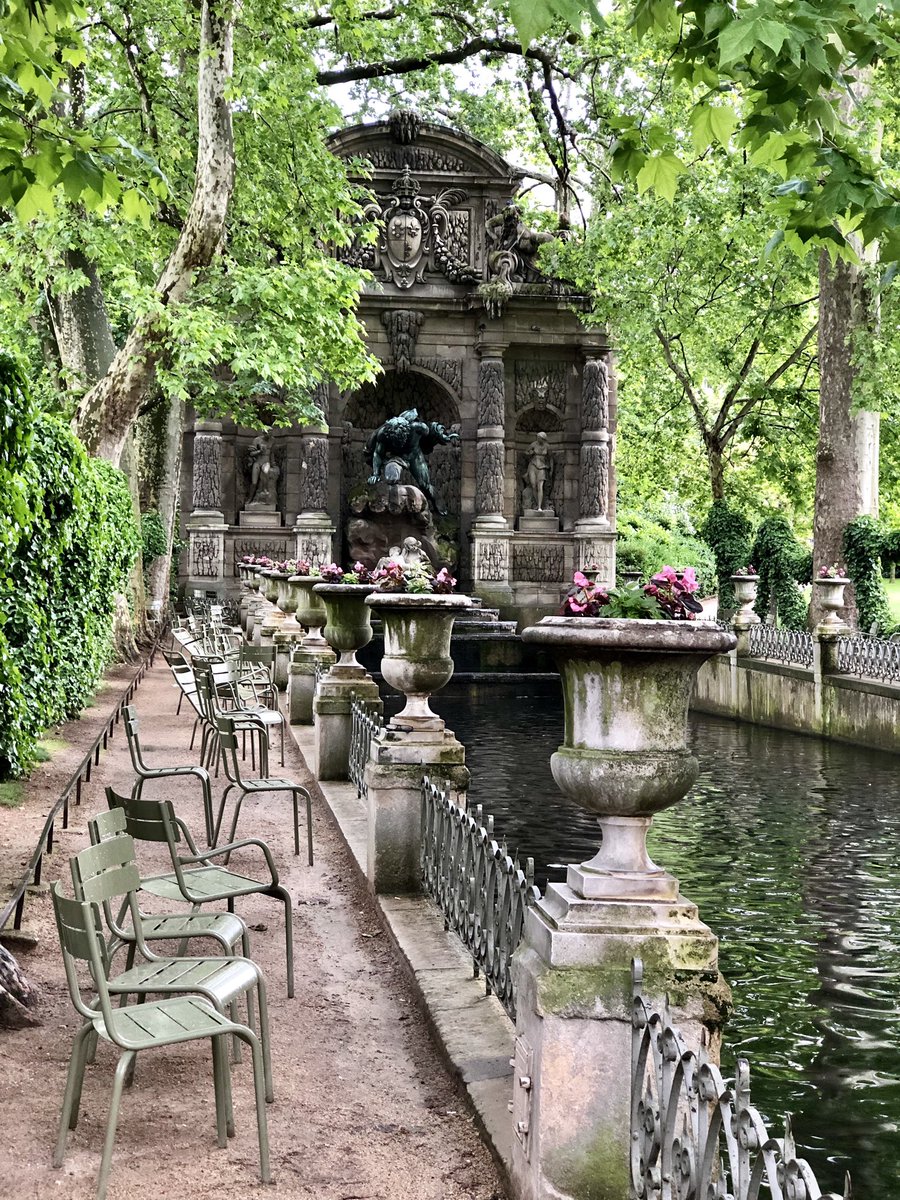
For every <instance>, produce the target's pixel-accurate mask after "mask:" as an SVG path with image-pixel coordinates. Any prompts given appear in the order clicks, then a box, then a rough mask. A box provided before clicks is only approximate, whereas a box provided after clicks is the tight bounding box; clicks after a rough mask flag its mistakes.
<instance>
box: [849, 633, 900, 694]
mask: <svg viewBox="0 0 900 1200" xmlns="http://www.w3.org/2000/svg"><path fill="white" fill-rule="evenodd" d="M837 667H838V670H839V671H841V672H842V673H844V674H847V675H863V676H865V677H866V678H867V679H880V680H882V681H883V682H884V683H900V641H896V642H892V641H888V640H887V638H877V637H863V636H860V637H843V638H838V644H837Z"/></svg>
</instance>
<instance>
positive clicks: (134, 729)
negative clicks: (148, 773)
mask: <svg viewBox="0 0 900 1200" xmlns="http://www.w3.org/2000/svg"><path fill="white" fill-rule="evenodd" d="M122 712H123V714H124V716H125V736H126V737H127V738H128V752H129V754H130V755H131V765H132V766H133V767H134V769H135V771H137V772H138V774H141V772H142V771H144V770H145V767H144V763H143V759H142V757H141V739H140V737H139V736H138V725H139V722H138V715H137V709H136V708H135V706H134V705H133V704H126V705H125V707H124V709H123V710H122Z"/></svg>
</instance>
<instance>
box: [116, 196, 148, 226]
mask: <svg viewBox="0 0 900 1200" xmlns="http://www.w3.org/2000/svg"><path fill="white" fill-rule="evenodd" d="M151 213H152V209H151V208H150V205H149V203H148V201H147V200H146V199H145V197H144V196H142V195H141V193H140V192H139V191H138V190H137V188H129V189H128V190H127V191H126V192H123V193H122V215H123V216H124V217H125V219H126V221H139V222H140V223H141V225H143V226H144V227H145V228H146V229H149V228H150V216H151Z"/></svg>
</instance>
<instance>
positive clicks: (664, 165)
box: [637, 150, 685, 204]
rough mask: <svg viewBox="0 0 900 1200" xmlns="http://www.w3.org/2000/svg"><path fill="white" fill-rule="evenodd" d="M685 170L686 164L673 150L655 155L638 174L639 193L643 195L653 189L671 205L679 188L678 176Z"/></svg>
mask: <svg viewBox="0 0 900 1200" xmlns="http://www.w3.org/2000/svg"><path fill="white" fill-rule="evenodd" d="M684 170H685V166H684V163H683V162H682V161H681V159H680V158H679V157H678V156H677V154H673V153H672V151H671V150H664V151H663V152H662V153H661V154H654V155H652V156H651V157H650V158H648V159H647V161H646V162H645V163H644V165H643V167H641V169H640V171H639V172H638V177H637V186H638V191H639V192H641V193H643V192H646V191H650V190H651V189H652V190H653V191H655V192H658V193H659V195H660V196H662V197H663V198H664V199H665V200H668V201H669V203H670V204H671V203H672V201H673V200H674V199H675V192H676V190H677V188H678V176H679V175H681V174H682V172H683V171H684Z"/></svg>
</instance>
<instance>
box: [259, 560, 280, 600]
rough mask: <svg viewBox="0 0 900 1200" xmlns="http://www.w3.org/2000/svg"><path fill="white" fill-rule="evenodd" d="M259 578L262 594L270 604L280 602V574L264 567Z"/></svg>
mask: <svg viewBox="0 0 900 1200" xmlns="http://www.w3.org/2000/svg"><path fill="white" fill-rule="evenodd" d="M258 578H259V590H260V592H261V593H262V594H263V595H264V596H265V598H266V599H267V600H268V601H269V603H270V604H275V602H276V601H277V600H278V572H277V571H273V570H272V568H271V567H264V568H263V569H262V570H261V571H260V572H259V576H258Z"/></svg>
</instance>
